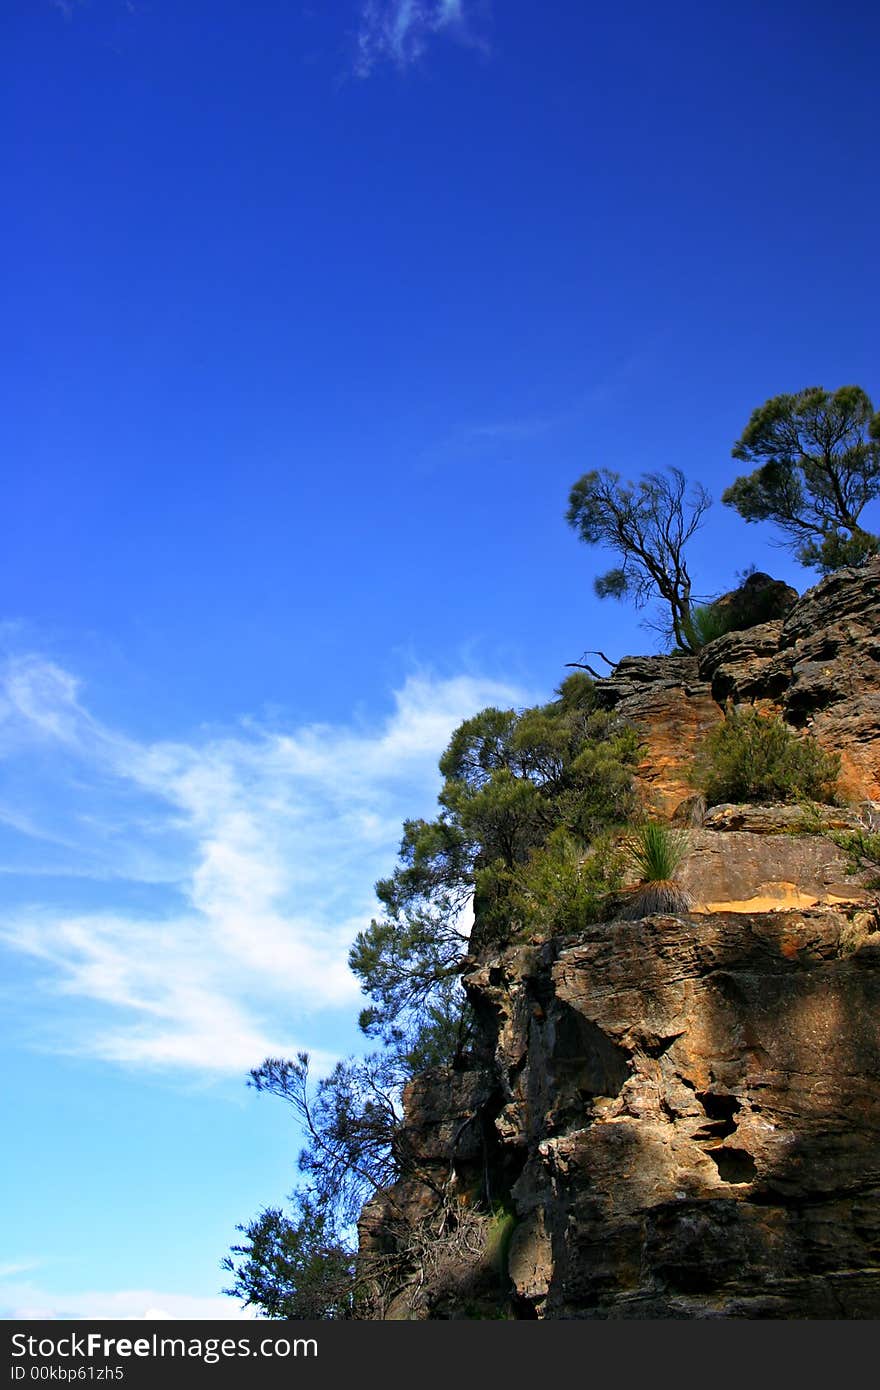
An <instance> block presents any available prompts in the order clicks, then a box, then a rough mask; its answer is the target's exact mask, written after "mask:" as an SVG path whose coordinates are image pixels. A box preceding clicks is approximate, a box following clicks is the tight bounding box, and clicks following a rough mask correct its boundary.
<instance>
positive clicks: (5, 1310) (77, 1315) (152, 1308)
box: [0, 1281, 255, 1321]
mask: <svg viewBox="0 0 880 1390" xmlns="http://www.w3.org/2000/svg"><path fill="white" fill-rule="evenodd" d="M254 1316H255V1313H254V1312H253V1311H252V1310H249V1311H242V1310H241V1309H240V1308H239V1305H238V1304H237V1303H236V1302H235V1300H234V1299H232V1298H222V1297H216V1298H212V1297H203V1296H199V1295H196V1294H181V1293H167V1292H165V1291H163V1290H159V1289H114V1290H112V1291H101V1290H89V1291H85V1292H82V1293H64V1292H62V1293H52V1292H49V1291H48V1290H47V1289H44V1288H41V1287H39V1286H38V1285H36V1284H33V1283H31V1282H25V1281H22V1282H20V1283H16V1284H5V1285H3V1286H2V1288H0V1318H4V1319H16V1320H18V1319H20V1320H22V1321H42V1320H43V1319H48V1318H52V1319H55V1318H74V1319H77V1320H83V1321H85V1320H88V1321H94V1320H100V1319H109V1318H118V1319H120V1320H123V1321H129V1320H138V1321H139V1320H141V1319H147V1320H148V1321H152V1320H156V1319H166V1318H168V1319H175V1320H176V1319H192V1320H193V1321H197V1320H199V1319H202V1318H204V1319H208V1320H210V1321H219V1320H221V1319H224V1320H225V1319H235V1320H241V1321H249V1320H250V1319H251V1318H253V1317H254Z"/></svg>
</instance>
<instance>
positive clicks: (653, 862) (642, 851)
mask: <svg viewBox="0 0 880 1390" xmlns="http://www.w3.org/2000/svg"><path fill="white" fill-rule="evenodd" d="M687 848H688V837H687V834H686V833H685V832H684V831H682V830H673V829H671V828H670V827H669V826H668V825H660V824H659V823H657V822H656V821H646V822H645V824H644V825H640V826H638V827H637V829H636V830H634V831H633V833H632V834H631V835H630V836H628V838H627V839H626V840H625V841H624V844H623V853H624V856H625V862H626V864H627V865H628V867H629V868H630V870H633V871H635V872H636V873H637V874H638V875H639V881H638V883H636V884H634V885H633V886H632V887H630V888H627V889H625V890H624V892H623V893H622V894H621V895H620V898H619V901H618V907H617V915H618V916H619V917H624V918H638V917H647V916H649V915H650V914H651V913H653V912H687V911H688V909H689V908H691V907H692V906H693V899H692V898H691V895H690V893H688V891H687V890H686V889H685V888H683V887H682V886H681V884H680V883H676V882H675V881H674V877H675V872H676V870H677V868H678V867H679V865H680V864H681V861H682V859H683V858H684V856H685V854H686V853H687Z"/></svg>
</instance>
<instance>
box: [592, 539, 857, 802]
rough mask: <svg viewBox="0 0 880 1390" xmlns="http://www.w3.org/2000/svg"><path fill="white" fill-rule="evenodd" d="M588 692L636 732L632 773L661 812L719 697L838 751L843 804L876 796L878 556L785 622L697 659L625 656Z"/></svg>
mask: <svg viewBox="0 0 880 1390" xmlns="http://www.w3.org/2000/svg"><path fill="white" fill-rule="evenodd" d="M753 577H754V578H758V577H759V576H753ZM761 578H765V576H761ZM598 688H599V693H600V698H601V699H602V701H603V702H604V704H605V705H606V706H607V707H608V708H613V709H615V710H617V711H618V713H620V714H621V715H622V716H623V717H624V718H626V719H629V720H631V721H632V723H634V724H635V725H636V727H637V728H638V729H639V730H640V732H641V733H642V736H643V739H644V757H643V760H642V764H641V767H640V768H639V779H640V782H641V784H642V789H643V792H644V796H645V799H646V801H647V804H648V805H649V806H650V807H651V808H652V809H653V810H655V811H656V812H658V813H659V814H661V815H672V814H673V813H674V812H675V810H676V808H677V807H678V806H679V805H680V804H681V802H683V801H684V800H685V799H686V798H687V797H688V795H689V793H690V792H691V791H692V790H693V789H692V788H691V787H690V786H689V784H688V781H687V771H688V767H689V765H690V764H691V763H692V762H693V759H694V755H695V753H696V751H697V748H698V746H699V743H700V740H701V739H702V737H703V736H704V734H705V733H706V732H707V731H708V730H709V729H710V728H711V727H712V725H713V724H714V723H716V722H717V721H718V720H719V719H721V718H722V712H723V708H724V706H725V704H726V703H727V702H728V701H732V702H733V703H735V704H738V703H750V704H751V703H753V704H757V705H758V706H759V707H760V708H762V709H766V710H767V711H768V712H777V713H779V714H781V715H782V716H783V718H784V719H785V720H786V721H787V722H788V723H789V724H791V725H792V726H793V727H794V728H798V729H807V730H808V731H809V732H810V733H811V734H813V735H815V737H816V738H817V739H818V741H819V742H820V743H821V744H822V745H823V747H825V748H829V749H831V750H833V751H835V752H838V753H840V755H841V758H842V764H843V766H842V790H843V794H844V796H845V798H846V800H848V801H854V802H855V801H880V558H877V559H873V560H871V561H870V562H869V563H867V564H865V565H860V566H858V567H856V568H852V569H843V570H838V571H837V572H836V573H835V574H832V575H829V576H828V577H827V578H826V579H823V580H822V581H821V582H820V583H819V584H817V585H816V587H815V588H814V589H810V590H809V591H808V592H807V593H806V594H804V595H803V596H802V597H801V598H800V599H798V600H797V602H796V603H795V604H794V605H793V606H792V607H791V608H790V609H789V611H788V613H787V616H786V617H784V618H774V619H773V620H772V621H769V622H766V623H762V624H760V625H759V626H757V627H753V628H749V629H748V630H747V631H744V632H728V633H726V634H725V635H724V636H723V637H718V638H716V639H715V641H714V642H710V643H709V644H708V646H706V647H704V648H703V650H702V652H701V653H700V654H699V656H698V657H695V656H647V657H626V658H624V660H623V661H621V662H620V663H619V664H618V665H617V666H616V667H615V669H614V671H613V673H612V674H611V676H610V677H608V678H607V679H606V680H603V681H600V682H599V683H598Z"/></svg>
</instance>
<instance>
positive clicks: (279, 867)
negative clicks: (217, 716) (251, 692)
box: [0, 655, 521, 1072]
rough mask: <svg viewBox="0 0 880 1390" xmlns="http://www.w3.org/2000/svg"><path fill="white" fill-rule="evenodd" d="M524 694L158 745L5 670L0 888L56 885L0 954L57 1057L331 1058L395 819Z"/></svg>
mask: <svg viewBox="0 0 880 1390" xmlns="http://www.w3.org/2000/svg"><path fill="white" fill-rule="evenodd" d="M518 699H521V696H520V695H519V694H518V692H516V691H514V690H511V689H509V688H507V687H504V686H502V685H499V684H497V683H494V682H492V681H488V680H484V679H480V678H475V677H472V676H459V677H456V678H452V679H446V680H440V679H433V678H431V677H429V676H425V675H417V676H413V677H411V678H410V679H409V680H407V681H406V682H405V684H404V685H403V687H402V688H401V689H400V690H399V691H398V692H397V693H396V694H395V695H394V701H393V708H392V709H391V711H390V713H389V714H388V715H387V717H386V718H385V719H384V720H383V721H381V722H379V723H376V724H367V723H363V722H362V723H360V724H357V723H353V724H352V725H349V726H342V725H314V724H313V725H309V726H306V727H301V728H295V729H280V730H279V729H277V728H266V727H262V726H261V725H259V724H258V723H256V722H253V721H251V722H248V723H245V724H243V725H242V726H240V727H239V728H237V729H235V730H234V731H233V732H231V733H226V734H223V735H216V734H215V735H212V736H205V737H204V738H203V739H200V740H190V741H170V740H169V741H158V742H152V743H149V742H140V741H138V740H135V739H132V738H130V737H128V736H126V735H125V734H123V733H122V732H120V731H119V730H118V729H115V728H113V727H110V726H108V725H107V724H106V723H102V722H101V721H99V720H98V719H96V718H95V717H94V716H93V715H92V714H91V712H90V711H89V709H88V708H87V706H86V704H85V703H84V700H83V697H82V691H81V689H80V686H79V684H78V682H77V680H76V679H75V678H74V677H73V676H72V675H71V673H70V672H67V671H65V670H63V669H62V668H60V667H58V666H57V665H55V664H53V663H52V662H50V661H47V660H46V659H44V658H42V657H40V656H33V655H31V656H24V657H18V658H16V659H13V660H11V661H10V662H9V663H8V665H7V667H6V669H5V671H4V672H3V673H2V678H0V754H2V756H3V757H4V759H5V763H6V770H7V771H8V772H9V773H10V774H11V776H10V777H9V778H7V781H8V782H9V783H10V785H13V786H14V787H15V788H16V790H17V804H16V805H14V806H13V807H12V808H11V809H10V810H7V811H5V812H4V814H3V817H2V819H3V822H4V824H5V826H6V828H7V829H6V832H5V834H4V840H3V845H4V850H5V853H4V862H3V865H2V867H3V869H4V871H5V874H4V877H5V879H6V881H9V875H10V873H11V872H12V871H14V869H15V868H16V865H17V864H18V865H19V866H20V867H21V868H22V869H24V870H26V872H27V875H28V879H27V882H29V883H33V881H34V880H36V881H37V883H38V884H39V882H40V880H41V876H42V875H45V879H44V881H45V882H46V884H47V886H48V884H49V883H50V882H51V884H52V892H51V894H48V893H39V892H37V893H36V894H33V893H32V896H35V897H36V901H32V902H31V903H30V904H29V905H28V906H27V907H17V908H14V909H12V908H10V909H9V910H8V911H7V912H6V913H5V914H4V917H3V919H2V922H0V941H2V942H4V943H5V945H6V946H7V948H8V949H9V950H10V951H12V952H14V953H16V954H17V955H18V956H19V957H20V958H22V959H25V960H27V961H28V962H30V966H31V971H32V973H33V975H34V978H35V980H36V982H37V985H38V987H39V989H40V991H41V993H42V1002H40V1003H38V1004H37V1005H36V1006H35V1011H34V1012H35V1017H39V1018H40V1019H41V1021H42V1026H43V1036H44V1039H45V1043H46V1045H49V1046H53V1047H55V1048H58V1049H62V1050H75V1051H79V1052H85V1053H87V1054H89V1055H92V1056H95V1057H99V1058H103V1059H106V1060H108V1061H114V1062H118V1063H122V1064H127V1065H132V1066H138V1065H141V1066H142V1065H152V1066H180V1067H186V1068H190V1069H193V1068H194V1069H199V1070H204V1071H215V1072H222V1071H227V1070H235V1071H241V1070H242V1069H246V1068H248V1067H250V1066H253V1065H255V1064H256V1063H258V1062H259V1061H260V1060H261V1059H262V1058H263V1056H265V1055H266V1054H268V1053H279V1052H280V1053H290V1052H291V1051H294V1050H296V1049H298V1048H300V1047H302V1046H306V1047H309V1050H311V1051H313V1052H316V1053H317V1054H320V1049H315V1048H314V1047H311V1046H310V1035H311V1034H312V1032H313V1030H314V1027H315V1022H316V1016H317V1015H318V1014H319V1013H322V1012H324V1013H326V1011H329V1010H333V1009H344V1010H346V1011H347V1013H353V1006H354V1005H355V1003H356V1001H357V1000H358V999H359V993H358V988H357V982H356V981H355V980H354V979H353V977H352V976H351V974H350V972H349V970H348V966H347V955H348V948H349V946H350V944H351V941H352V940H353V938H354V936H355V934H356V932H357V931H358V930H359V929H360V928H361V927H363V926H364V925H366V923H367V922H368V921H369V919H370V916H371V915H372V914H373V912H374V911H375V907H376V904H375V901H374V899H373V894H372V885H373V882H374V881H375V879H376V878H378V877H380V876H382V875H384V874H386V873H387V872H388V871H389V870H390V868H391V866H392V864H393V860H394V856H395V853H396V849H397V844H398V841H399V836H400V824H401V821H402V820H403V819H404V817H406V816H407V815H412V814H418V813H419V812H420V811H421V812H428V811H429V810H430V807H431V804H432V802H433V794H434V790H435V788H436V785H437V772H436V761H437V757H438V755H439V753H440V752H441V751H442V749H443V747H444V745H445V743H446V742H447V740H448V737H449V734H450V732H451V731H452V729H453V728H454V727H455V725H456V724H457V723H458V722H460V720H461V719H462V718H464V717H465V716H466V715H468V714H470V713H472V712H473V711H474V710H476V709H478V708H480V707H481V706H482V705H485V704H487V703H498V702H516V701H517V700H518ZM10 838H11V839H12V840H13V841H15V843H13V844H12V845H11V846H10V845H9V843H8V841H9V840H10ZM16 844H18V845H20V851H19V853H18V854H16ZM65 875H67V877H68V879H69V882H68V883H66V884H65ZM90 882H92V883H93V884H94V892H93V894H92V898H91V899H89V896H88V889H89V883H90ZM78 885H79V886H78ZM129 890H131V892H132V893H135V892H136V896H137V903H138V906H137V910H134V909H133V908H132V907H131V906H130V904H129V902H128V900H127V897H126V894H127V892H128V891H129ZM99 892H100V895H101V896H100V901H97V902H96V901H95V894H98V893H99ZM83 893H85V900H84V898H83ZM47 897H48V898H49V899H50V901H47ZM47 998H48V999H49V1000H50V1001H51V1004H52V1007H51V1008H49V1009H47V1008H46V1007H45V1004H46V1000H47ZM50 1020H51V1023H50V1022H49V1021H50ZM53 1025H54V1029H55V1031H54V1033H53V1032H51V1031H49V1030H50V1028H51V1027H52V1026H53ZM322 1060H324V1061H325V1062H326V1061H328V1060H329V1059H328V1058H327V1056H326V1054H324V1057H323V1059H322V1058H321V1056H320V1055H316V1064H317V1065H318V1066H319V1067H320V1065H321V1061H322Z"/></svg>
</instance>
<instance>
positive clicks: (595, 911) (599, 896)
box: [505, 829, 623, 935]
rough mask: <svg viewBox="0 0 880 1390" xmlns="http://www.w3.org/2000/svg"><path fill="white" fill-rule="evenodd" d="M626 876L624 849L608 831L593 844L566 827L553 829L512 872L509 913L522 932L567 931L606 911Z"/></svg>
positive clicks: (568, 932)
mask: <svg viewBox="0 0 880 1390" xmlns="http://www.w3.org/2000/svg"><path fill="white" fill-rule="evenodd" d="M622 879H623V855H622V853H621V851H620V850H619V849H618V848H616V847H615V845H614V843H613V841H612V838H611V836H610V835H602V836H598V837H597V838H596V839H595V840H594V841H593V843H592V844H591V845H590V847H589V849H588V850H586V851H584V850H583V849H582V848H581V846H580V844H579V843H578V842H577V841H576V840H575V839H574V838H573V837H572V836H571V835H569V834H568V833H567V832H566V831H565V830H564V829H559V830H555V831H553V833H552V834H551V835H550V836H549V837H548V840H547V843H546V844H545V845H544V846H542V848H541V849H538V850H535V851H533V853H532V854H531V855H530V857H529V860H528V862H527V863H526V864H523V865H520V866H519V867H518V868H517V869H516V870H515V871H514V872H513V873H512V874H511V875H510V881H509V888H508V895H507V898H506V903H505V913H506V915H507V920H508V922H516V923H518V925H519V928H520V930H521V931H522V932H523V933H524V934H529V933H530V932H532V931H542V932H545V931H550V932H553V933H558V934H561V935H568V934H570V933H573V932H577V931H580V930H581V929H582V928H583V927H585V926H587V925H588V924H589V923H590V922H598V921H601V920H602V918H603V917H604V916H606V915H607V914H608V910H609V905H610V902H611V900H612V899H613V897H614V894H615V893H616V892H617V891H618V889H619V888H620V884H621V882H622Z"/></svg>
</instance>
